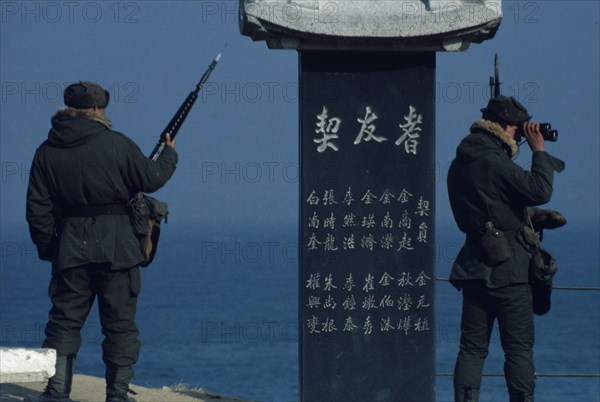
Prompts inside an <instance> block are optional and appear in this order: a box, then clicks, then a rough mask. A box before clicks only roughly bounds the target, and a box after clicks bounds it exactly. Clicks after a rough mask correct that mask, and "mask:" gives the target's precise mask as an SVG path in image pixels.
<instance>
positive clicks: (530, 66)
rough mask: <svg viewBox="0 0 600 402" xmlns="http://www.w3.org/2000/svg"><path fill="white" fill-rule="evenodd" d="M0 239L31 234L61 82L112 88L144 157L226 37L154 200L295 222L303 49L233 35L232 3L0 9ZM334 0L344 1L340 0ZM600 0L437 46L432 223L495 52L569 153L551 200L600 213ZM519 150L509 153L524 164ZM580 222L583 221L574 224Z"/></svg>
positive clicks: (517, 15)
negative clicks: (489, 35)
mask: <svg viewBox="0 0 600 402" xmlns="http://www.w3.org/2000/svg"><path fill="white" fill-rule="evenodd" d="M0 4H1V6H0V18H1V26H0V34H1V35H0V60H1V61H0V83H1V99H0V160H1V166H2V176H1V194H0V202H1V211H0V216H1V221H2V231H3V238H4V239H6V238H7V236H10V233H9V232H7V230H8V228H11V230H12V228H15V227H16V228H19V229H23V230H26V222H25V195H26V189H27V180H28V175H29V168H30V164H31V160H32V157H33V154H34V151H35V149H36V147H37V146H38V145H39V144H40V143H41V142H42V141H43V140H44V139H45V138H46V136H47V133H48V129H49V122H50V118H51V116H52V115H53V113H55V112H56V110H58V109H59V108H61V107H62V106H63V103H62V91H63V89H64V88H65V87H66V86H67V85H68V84H70V83H72V82H75V81H78V80H88V81H95V82H98V83H100V84H101V85H102V86H104V87H105V88H106V89H108V90H109V91H110V92H111V104H110V105H109V107H108V109H107V115H108V117H109V118H110V119H111V120H112V122H113V128H114V129H115V130H117V131H120V132H123V133H125V134H126V135H127V136H129V137H130V138H132V139H133V140H134V141H135V142H136V143H137V144H138V145H139V146H140V148H141V149H142V150H143V151H144V152H146V153H148V154H149V153H150V151H151V150H152V148H153V145H154V143H155V141H156V140H157V138H158V135H159V134H160V132H161V131H162V129H163V128H164V126H165V125H166V124H167V123H168V121H169V120H170V119H171V116H172V115H173V114H174V113H175V111H176V110H177V108H178V107H179V105H180V103H181V102H182V101H183V99H184V98H185V96H186V95H187V94H188V92H189V91H190V90H192V89H193V88H194V86H195V85H196V83H197V82H198V80H199V78H200V77H201V75H202V73H203V72H204V70H205V69H206V68H207V66H208V65H209V63H210V62H211V60H212V59H213V58H214V57H215V55H216V54H217V53H218V52H219V51H220V50H221V48H222V47H223V46H224V45H225V44H226V45H227V47H226V50H225V53H224V54H223V57H222V59H221V61H220V63H219V65H218V66H217V69H216V71H215V72H214V73H213V75H212V76H211V78H210V80H209V82H208V83H207V84H206V86H205V88H204V90H203V92H202V93H201V96H200V98H199V100H198V102H197V103H196V105H195V107H194V109H193V110H192V111H191V113H190V115H189V117H188V119H187V120H186V122H185V123H184V125H183V128H182V129H181V131H180V132H179V135H178V137H177V150H178V152H179V155H180V162H179V165H178V167H177V171H176V173H175V175H174V176H173V178H172V179H171V181H170V182H169V183H168V184H167V185H166V186H165V187H164V188H163V189H161V190H160V191H159V192H158V193H156V196H157V198H159V199H162V200H165V201H167V202H168V203H169V205H170V210H171V214H170V220H169V223H170V224H171V222H174V223H175V225H178V224H189V223H193V224H200V225H210V224H218V225H220V227H222V228H225V229H224V230H227V228H232V229H233V228H235V227H236V226H240V225H241V226H244V227H263V226H264V225H281V224H283V225H297V224H298V197H299V195H298V194H299V191H298V190H299V180H300V178H299V174H298V171H299V169H298V163H299V162H298V154H299V149H298V142H299V140H298V138H299V137H298V135H299V134H298V130H299V124H298V111H299V108H298V100H299V95H298V53H297V52H296V51H293V50H270V49H268V48H267V46H266V44H265V43H264V42H253V41H252V40H251V39H250V38H248V37H245V36H242V35H241V34H240V32H239V27H238V16H237V11H238V2H237V1H228V0H223V1H193V0H188V1H152V0H150V1H148V0H144V1H127V0H124V1H116V0H115V1H112V0H108V1H76V2H73V1H5V0H2V1H1V2H0ZM340 4H341V3H340ZM599 9H600V7H599V2H598V1H572V0H569V1H567V0H563V1H548V0H544V1H504V2H503V12H504V17H503V20H502V23H501V25H500V28H499V30H498V32H497V34H496V36H495V37H494V38H493V39H491V40H488V41H485V42H483V43H482V44H472V45H471V47H470V48H469V49H468V50H466V51H464V52H439V53H438V54H437V56H436V57H437V68H436V94H437V99H436V170H437V187H436V193H437V200H436V211H437V214H436V216H437V221H438V223H439V224H440V225H446V224H453V221H452V218H451V213H450V209H449V205H448V199H447V195H446V186H445V173H446V171H447V167H448V165H449V163H450V162H451V160H452V158H453V156H454V152H455V148H456V145H457V144H458V142H459V141H460V139H461V138H462V137H464V135H466V134H467V132H468V128H469V126H470V125H471V123H472V122H473V121H474V120H476V119H478V118H479V117H480V112H479V110H480V109H481V108H482V107H484V106H485V104H486V103H487V100H488V97H489V90H488V78H489V76H490V75H491V74H492V73H493V58H494V54H495V53H498V54H499V58H500V77H501V81H502V82H503V85H502V91H503V94H506V95H513V96H516V97H517V98H519V99H520V100H521V101H522V103H523V104H524V105H525V106H526V107H527V108H528V109H529V112H530V114H532V115H533V116H534V120H537V121H544V122H545V121H548V122H551V123H552V125H553V127H554V128H556V129H558V130H559V133H560V134H559V140H558V142H557V143H551V144H546V149H547V150H548V151H549V152H551V153H552V154H554V155H555V156H557V157H559V158H561V159H563V160H564V161H565V162H566V166H567V168H566V170H565V171H564V172H563V173H561V174H560V175H556V176H555V192H554V196H553V199H552V201H551V202H550V203H549V204H548V207H550V208H553V209H557V210H559V211H561V212H562V213H563V214H564V215H565V216H566V217H567V219H569V222H570V223H572V224H573V223H575V224H577V223H578V222H581V224H584V223H586V222H587V223H590V224H592V225H595V227H596V228H597V227H598V223H599V219H600V190H599V188H600V186H599V184H600V176H599V174H600V164H599V163H600V162H599V160H600V158H599V154H600V135H599V133H600V123H599V115H600V112H599V111H600V82H599V80H600V71H599V68H600V67H599V66H600V57H599V49H600V43H599V42H600V32H599V31H600V11H599ZM530 158H531V153H530V152H529V150H528V148H527V147H526V146H525V147H524V148H523V149H522V151H521V152H520V155H519V157H518V158H517V160H516V162H517V163H519V164H520V165H522V166H524V167H527V165H528V164H529V162H530ZM575 227H576V226H575Z"/></svg>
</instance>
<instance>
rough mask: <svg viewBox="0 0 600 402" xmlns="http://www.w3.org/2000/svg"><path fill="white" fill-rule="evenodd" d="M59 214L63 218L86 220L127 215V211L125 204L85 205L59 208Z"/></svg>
mask: <svg viewBox="0 0 600 402" xmlns="http://www.w3.org/2000/svg"><path fill="white" fill-rule="evenodd" d="M61 213H62V216H63V217H65V218H72V217H82V218H88V217H93V216H98V215H128V214H129V209H128V208H127V205H126V204H104V205H85V206H78V207H65V208H61Z"/></svg>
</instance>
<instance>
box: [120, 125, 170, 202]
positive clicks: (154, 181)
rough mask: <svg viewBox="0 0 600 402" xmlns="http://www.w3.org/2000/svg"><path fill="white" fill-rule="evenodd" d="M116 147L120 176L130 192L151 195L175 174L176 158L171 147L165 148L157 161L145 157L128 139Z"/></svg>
mask: <svg viewBox="0 0 600 402" xmlns="http://www.w3.org/2000/svg"><path fill="white" fill-rule="evenodd" d="M123 139H124V141H123V143H122V146H120V147H118V149H119V152H120V155H119V156H118V160H119V161H122V162H123V163H122V167H121V174H122V176H123V180H124V182H125V185H126V186H127V187H128V189H129V190H130V191H131V192H138V191H141V192H144V193H152V192H154V191H156V190H158V189H159V188H161V187H162V186H164V185H165V183H166V182H167V181H168V180H169V179H170V178H171V176H172V175H173V173H174V172H175V167H176V165H177V161H178V156H177V152H176V151H175V150H174V149H173V148H171V147H165V149H164V150H163V152H162V153H161V155H160V157H159V158H158V160H156V161H153V160H152V159H150V158H148V157H146V156H145V155H144V154H143V153H142V151H141V150H140V148H139V147H138V146H137V145H136V144H135V143H134V142H133V141H132V140H130V139H129V138H126V137H124V138H123Z"/></svg>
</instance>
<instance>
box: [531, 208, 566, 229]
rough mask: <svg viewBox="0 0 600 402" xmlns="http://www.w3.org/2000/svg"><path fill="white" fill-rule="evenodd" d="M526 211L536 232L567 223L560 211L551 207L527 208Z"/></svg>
mask: <svg viewBox="0 0 600 402" xmlns="http://www.w3.org/2000/svg"><path fill="white" fill-rule="evenodd" d="M527 213H528V214H529V219H531V223H532V225H533V229H534V230H535V231H536V232H539V231H541V230H542V229H556V228H559V227H561V226H564V225H565V224H566V223H567V219H566V218H565V217H564V216H563V215H562V214H561V213H560V212H558V211H553V210H551V209H540V208H528V210H527Z"/></svg>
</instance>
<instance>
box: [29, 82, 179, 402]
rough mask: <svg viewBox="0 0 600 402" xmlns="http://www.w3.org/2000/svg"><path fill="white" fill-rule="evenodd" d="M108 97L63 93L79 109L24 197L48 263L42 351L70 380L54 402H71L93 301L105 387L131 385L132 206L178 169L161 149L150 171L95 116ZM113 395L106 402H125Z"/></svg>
mask: <svg viewBox="0 0 600 402" xmlns="http://www.w3.org/2000/svg"><path fill="white" fill-rule="evenodd" d="M102 91H103V90H102V89H101V88H100V87H99V86H98V85H97V84H93V83H79V84H74V85H72V86H70V87H69V88H67V90H65V104H67V105H69V106H73V107H68V108H66V109H63V110H60V111H59V112H57V113H56V114H55V115H54V116H53V118H52V128H51V129H50V132H49V134H48V139H47V140H46V141H45V142H44V143H43V144H42V145H41V146H40V147H39V148H38V149H37V151H36V152H35V156H34V158H33V163H32V167H31V172H30V181H29V187H28V192H27V221H28V223H29V229H30V233H31V238H32V240H33V242H34V243H35V245H36V246H37V250H38V254H39V256H40V258H41V259H44V260H48V261H51V263H52V279H51V282H50V288H49V295H50V298H51V301H52V309H51V310H50V314H49V320H48V324H47V326H46V340H45V342H44V346H45V347H49V348H53V349H56V350H57V354H58V356H59V363H60V364H65V365H66V366H67V368H66V371H67V375H66V377H67V379H66V380H65V381H62V382H61V381H59V382H58V383H57V384H55V388H57V390H56V391H57V392H54V393H53V392H51V391H52V390H50V391H48V389H47V391H48V392H47V393H48V394H49V395H50V394H53V395H54V396H55V397H56V398H59V399H57V400H61V399H60V398H63V399H64V398H68V393H69V391H70V379H69V376H70V374H69V373H70V372H72V364H73V360H74V357H75V356H76V354H77V352H78V350H79V347H80V344H81V335H80V331H81V327H82V326H83V324H84V322H85V320H86V318H87V316H88V313H89V311H90V309H91V307H92V304H93V302H94V300H95V298H96V297H97V298H98V306H99V312H100V321H101V324H102V333H103V334H104V336H105V340H104V342H103V343H102V348H103V360H104V362H105V363H106V365H107V381H108V380H109V377H116V378H121V379H122V380H123V379H126V380H127V382H128V381H129V380H130V377H131V376H132V375H133V371H132V368H131V366H132V365H133V364H134V363H136V361H137V360H138V354H139V348H140V342H139V340H138V329H137V327H136V325H135V320H134V317H135V312H136V303H137V296H138V294H139V292H140V287H141V282H140V272H139V267H138V264H139V263H140V262H142V261H143V259H144V257H143V256H142V253H141V251H140V246H139V240H138V238H137V237H136V235H135V234H134V233H133V230H132V228H131V224H130V221H129V216H128V209H127V204H128V202H129V200H130V199H131V197H132V196H133V195H134V194H135V193H136V192H139V191H142V192H153V191H155V190H158V189H159V188H160V187H162V186H163V185H164V184H165V183H166V182H167V180H169V178H170V177H171V175H172V174H173V172H174V171H175V166H176V164H177V153H176V152H175V150H174V149H173V148H171V147H165V150H164V152H163V153H162V154H161V156H160V158H159V159H158V160H157V161H156V162H155V161H152V160H150V159H149V158H147V157H146V156H144V155H143V154H142V152H141V150H140V149H139V148H138V147H137V145H135V143H134V142H133V141H131V140H130V139H129V138H127V137H126V136H124V135H123V134H121V133H118V132H116V131H113V130H112V129H111V124H110V121H108V120H107V119H106V118H104V117H103V115H101V114H98V113H94V112H93V111H92V110H91V109H92V108H94V107H100V108H104V107H106V105H107V104H108V93H106V92H105V91H104V93H103V92H102ZM103 95H104V96H103ZM65 359H66V363H65ZM119 373H121V374H119ZM71 374H72V373H71ZM113 383H114V381H113ZM112 385H114V384H112ZM49 387H50V388H52V381H50V382H49ZM109 388H110V387H109ZM108 394H110V392H108V391H107V400H122V399H119V398H120V396H119V397H117V396H115V399H111V398H110V397H111V396H110V395H108ZM50 396H51V395H50ZM121 396H122V395H121ZM51 400H52V399H51ZM124 400H127V399H124Z"/></svg>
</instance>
